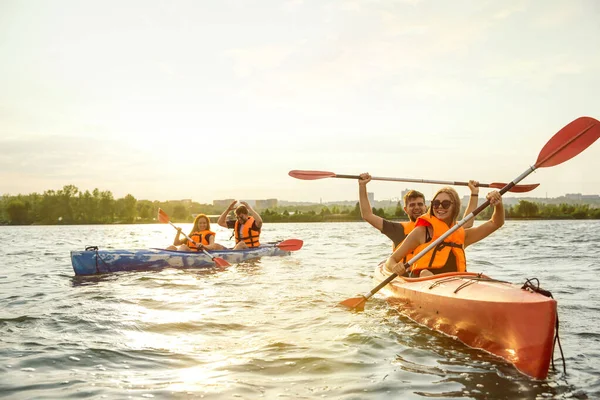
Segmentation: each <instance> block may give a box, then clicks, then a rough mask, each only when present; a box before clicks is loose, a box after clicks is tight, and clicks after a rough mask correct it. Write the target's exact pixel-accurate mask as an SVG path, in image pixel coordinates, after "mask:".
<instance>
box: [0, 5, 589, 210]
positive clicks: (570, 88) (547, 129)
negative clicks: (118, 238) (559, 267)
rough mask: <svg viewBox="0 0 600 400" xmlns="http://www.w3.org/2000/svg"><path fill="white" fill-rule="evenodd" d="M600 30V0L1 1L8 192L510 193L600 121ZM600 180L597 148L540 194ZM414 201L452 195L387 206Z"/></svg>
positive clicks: (0, 172)
mask: <svg viewBox="0 0 600 400" xmlns="http://www.w3.org/2000/svg"><path fill="white" fill-rule="evenodd" d="M599 21H600V2H598V1H595V0H587V1H585V0H581V1H579V0H561V1H554V0H538V1H516V0H505V1H482V0H472V1H456V0H453V1H446V0H439V1H425V0H423V1H419V0H412V1H409V0H406V1H398V0H396V1H394V0H357V1H342V0H338V1H330V0H314V1H302V0H295V1H294V0H291V1H274V0H269V1H267V0H265V1H241V0H219V1H196V0H193V1H192V0H190V1H153V0H140V1H123V0H119V1H110V0H109V1H80V0H73V1H63V0H56V1H41V0H40V1H19V0H0V194H18V193H23V194H25V193H31V192H39V193H41V192H43V191H44V190H48V189H54V190H57V189H60V188H62V187H63V186H64V185H67V184H73V185H75V186H77V187H78V188H79V189H80V190H86V189H87V190H92V189H94V188H95V187H98V188H99V189H101V190H110V191H112V192H113V194H114V195H115V197H123V196H125V195H126V194H128V193H130V194H132V195H133V196H135V197H136V198H137V199H150V200H167V199H180V198H191V199H193V200H194V201H199V202H211V201H212V200H213V199H220V198H240V199H260V198H278V199H282V200H302V201H319V199H322V200H323V201H331V200H344V199H347V200H351V199H354V198H357V186H358V185H357V184H356V182H355V181H348V180H342V179H325V180H320V181H312V182H310V181H300V180H296V179H293V178H290V177H289V176H288V175H287V173H288V171H289V170H292V169H307V170H326V171H332V172H336V173H338V174H359V173H361V172H365V171H368V172H370V173H371V174H372V175H374V176H388V177H398V178H414V179H436V180H451V181H454V180H462V181H464V180H468V179H478V180H479V181H481V182H487V183H489V182H508V181H510V180H512V179H514V178H516V177H517V176H518V175H520V174H521V173H522V172H523V171H525V169H526V168H527V167H528V166H530V165H532V164H534V163H535V161H536V159H537V156H538V153H539V152H540V150H541V149H542V147H543V146H544V144H545V143H546V142H547V141H548V140H549V139H550V138H551V137H552V135H554V134H555V133H556V132H557V131H558V130H560V129H561V128H562V127H563V126H564V125H566V124H567V123H569V122H570V121H571V120H573V119H575V118H577V117H579V116H583V115H588V116H591V117H594V118H597V119H599V118H600V95H599V94H600V91H599V89H600V73H599V71H600V22H599ZM599 172H600V144H599V143H596V144H595V145H593V146H592V147H590V148H589V149H587V150H586V151H585V152H583V153H582V154H580V155H579V156H577V157H576V158H574V159H573V160H570V161H568V162H567V163H565V164H562V165H559V166H556V167H552V168H544V169H540V170H538V171H537V172H536V173H535V174H532V175H530V176H529V177H528V178H527V179H526V180H525V181H523V182H522V183H541V184H542V185H541V186H540V187H539V188H538V189H536V190H535V191H533V192H530V194H531V195H532V196H536V197H543V196H546V195H547V196H550V197H555V196H559V195H562V194H564V193H577V192H579V193H584V194H600V173H599ZM407 187H411V188H416V189H419V190H422V191H424V193H425V194H426V195H427V196H428V197H429V196H430V195H431V194H433V193H434V192H435V191H436V190H437V189H439V187H440V186H436V185H423V184H421V185H411V184H404V183H392V182H373V183H371V184H370V185H369V191H373V192H375V198H376V199H377V200H382V199H387V198H391V197H397V196H398V195H399V194H400V191H401V190H403V189H405V188H407ZM457 189H458V190H459V193H461V194H466V193H467V190H466V189H465V188H457Z"/></svg>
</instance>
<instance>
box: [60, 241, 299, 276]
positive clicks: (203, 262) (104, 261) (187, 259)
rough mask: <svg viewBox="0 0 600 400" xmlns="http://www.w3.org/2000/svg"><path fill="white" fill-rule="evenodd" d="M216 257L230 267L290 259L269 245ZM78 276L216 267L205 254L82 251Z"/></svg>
mask: <svg viewBox="0 0 600 400" xmlns="http://www.w3.org/2000/svg"><path fill="white" fill-rule="evenodd" d="M209 253H210V254H211V255H212V256H213V257H220V258H223V259H224V260H225V261H227V262H229V263H230V264H235V263H239V262H243V261H248V260H253V259H256V258H260V257H266V256H287V255H289V254H291V253H290V252H289V251H285V250H281V249H280V248H279V247H277V245H276V244H267V245H264V246H260V247H257V248H253V249H246V250H218V251H217V250H215V251H209ZM71 264H73V270H74V271H75V275H94V274H106V273H111V272H118V271H144V270H145V271H148V270H158V269H163V268H180V269H184V268H210V267H214V266H215V263H214V261H212V259H211V258H210V257H208V256H207V255H206V254H204V253H199V252H195V251H190V252H187V251H175V250H164V249H140V250H96V249H91V250H82V251H72V252H71Z"/></svg>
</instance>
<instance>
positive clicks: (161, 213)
mask: <svg viewBox="0 0 600 400" xmlns="http://www.w3.org/2000/svg"><path fill="white" fill-rule="evenodd" d="M158 220H159V221H160V222H162V223H165V224H171V226H172V227H173V228H175V229H177V230H179V231H180V229H179V228H177V227H176V226H175V225H174V224H173V223H172V222H171V220H170V219H169V216H168V215H167V213H166V212H164V211H163V210H161V209H160V208H159V209H158ZM181 233H183V236H185V237H186V238H187V240H189V241H190V242H193V243H194V244H195V245H196V246H198V243H196V242H194V241H193V240H192V239H191V238H190V237H189V236H188V235H186V234H185V232H183V231H181ZM200 251H201V252H203V253H204V254H206V255H207V256H209V257H210V258H211V259H212V260H213V261H214V262H215V264H217V266H219V267H229V266H230V265H231V264H229V263H228V262H227V261H225V260H224V259H222V258H221V257H214V256H212V255H211V254H210V253H209V252H208V251H206V250H204V249H200Z"/></svg>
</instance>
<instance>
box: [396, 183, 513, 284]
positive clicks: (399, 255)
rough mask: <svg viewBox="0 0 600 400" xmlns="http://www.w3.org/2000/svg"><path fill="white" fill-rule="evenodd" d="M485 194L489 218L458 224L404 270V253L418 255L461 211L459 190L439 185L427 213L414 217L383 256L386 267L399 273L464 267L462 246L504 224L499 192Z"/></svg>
mask: <svg viewBox="0 0 600 400" xmlns="http://www.w3.org/2000/svg"><path fill="white" fill-rule="evenodd" d="M486 197H487V199H488V200H489V201H490V204H491V205H492V206H493V207H494V212H493V214H492V217H491V218H490V220H489V221H487V222H485V223H483V224H481V225H479V226H476V227H474V228H468V229H465V228H463V227H460V228H458V229H457V230H456V231H454V232H453V233H452V234H451V235H450V236H448V237H447V238H445V239H444V241H442V242H441V243H439V244H438V245H437V246H436V247H434V248H433V249H432V250H430V251H429V252H427V253H426V254H425V255H424V256H422V257H421V258H419V259H418V260H417V261H415V262H414V263H413V264H412V265H411V268H410V271H406V268H405V267H404V263H403V262H401V261H402V259H403V258H404V257H405V256H407V255H409V254H411V253H412V255H413V256H414V255H417V254H418V253H419V252H420V251H422V250H423V249H425V248H426V247H427V246H429V245H430V244H431V243H432V242H433V241H435V240H436V239H438V238H439V237H440V236H442V234H444V233H445V232H446V231H448V230H449V229H450V228H452V227H453V226H454V225H455V224H456V220H457V218H458V213H459V211H460V198H459V197H458V193H456V190H454V189H452V188H450V187H445V188H442V189H440V190H439V191H438V192H437V193H436V194H435V196H434V197H433V200H432V201H431V206H430V207H429V210H428V211H427V213H426V214H424V215H422V216H421V217H419V218H418V219H417V222H416V223H415V228H414V229H413V231H412V232H411V233H410V234H408V236H407V237H406V239H404V242H402V244H401V245H400V247H398V248H397V249H396V251H394V253H393V254H392V255H391V256H390V257H389V258H388V259H387V260H386V262H385V266H386V269H387V270H388V271H393V272H395V273H396V274H398V275H409V276H411V277H416V276H429V275H437V274H441V273H444V272H462V271H466V270H467V265H466V259H465V251H464V249H465V247H467V246H469V245H471V244H473V243H476V242H478V241H480V240H481V239H483V238H485V237H487V236H488V235H490V234H491V233H492V232H494V231H495V230H496V229H498V228H500V227H501V226H502V225H504V206H503V205H502V197H501V196H500V193H499V192H498V191H496V190H495V191H492V192H490V193H488V194H487V196H486ZM407 261H408V260H407Z"/></svg>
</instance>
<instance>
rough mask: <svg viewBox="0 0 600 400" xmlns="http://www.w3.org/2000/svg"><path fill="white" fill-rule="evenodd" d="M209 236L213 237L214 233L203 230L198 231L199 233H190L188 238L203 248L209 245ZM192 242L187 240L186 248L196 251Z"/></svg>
mask: <svg viewBox="0 0 600 400" xmlns="http://www.w3.org/2000/svg"><path fill="white" fill-rule="evenodd" d="M210 235H213V236H214V235H215V233H214V232H212V231H209V230H204V231H199V232H192V233H190V235H189V237H190V238H191V239H192V240H193V241H194V242H196V243H201V244H203V245H204V246H208V245H209V244H210V243H209V241H208V238H209V236H210ZM194 242H192V241H190V240H188V241H187V247H189V248H190V249H192V250H198V248H197V247H196V245H195V244H194Z"/></svg>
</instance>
